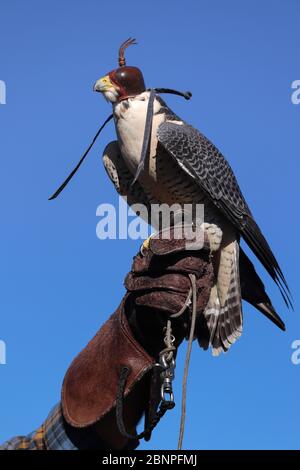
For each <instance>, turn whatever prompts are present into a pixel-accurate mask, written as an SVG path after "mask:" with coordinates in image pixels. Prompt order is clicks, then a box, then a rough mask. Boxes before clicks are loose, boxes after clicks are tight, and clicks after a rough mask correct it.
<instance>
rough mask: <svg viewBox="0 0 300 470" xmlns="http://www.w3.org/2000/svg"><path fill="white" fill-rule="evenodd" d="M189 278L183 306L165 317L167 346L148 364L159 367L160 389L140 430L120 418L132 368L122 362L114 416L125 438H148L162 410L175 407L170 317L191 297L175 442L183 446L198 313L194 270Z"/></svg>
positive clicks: (176, 316) (188, 303)
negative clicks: (149, 418)
mask: <svg viewBox="0 0 300 470" xmlns="http://www.w3.org/2000/svg"><path fill="white" fill-rule="evenodd" d="M189 279H190V282H191V287H190V289H189V293H188V295H187V298H186V300H185V302H184V304H183V306H182V308H181V309H180V310H179V312H177V313H175V314H173V315H170V319H168V321H167V326H166V328H165V337H164V343H165V346H166V347H165V348H164V349H163V350H162V351H161V352H160V353H159V363H157V364H153V366H152V368H151V369H154V368H156V367H158V368H160V369H161V374H160V379H161V389H160V404H159V409H158V411H157V412H156V413H155V415H154V417H153V418H152V421H151V422H150V423H149V425H148V426H147V427H146V428H145V429H144V431H143V432H141V433H140V434H131V433H129V432H128V431H127V430H126V426H125V424H124V419H123V402H124V392H125V388H126V383H127V379H128V377H129V375H130V372H131V370H130V367H128V366H124V367H122V369H121V372H120V378H119V385H118V390H117V395H116V420H117V426H118V429H119V432H120V433H121V434H122V435H123V436H124V437H126V438H127V439H134V440H137V439H138V440H140V439H146V440H149V439H150V437H151V433H152V431H153V430H154V428H155V427H156V426H157V425H158V423H159V421H160V420H161V418H162V417H163V416H164V415H165V413H166V412H167V411H168V410H171V409H172V408H174V407H175V401H174V394H173V388H172V382H173V380H174V377H175V373H174V371H175V367H176V361H175V357H174V352H175V351H176V348H175V346H174V341H175V337H174V335H173V334H172V319H174V318H178V317H180V315H182V314H183V313H184V312H185V310H186V309H187V307H188V306H189V305H190V302H191V300H192V316H191V327H190V333H189V340H188V348H187V353H186V358H185V365H184V374H183V382H182V401H181V419H180V430H179V439H178V446H177V449H178V450H181V449H182V444H183V437H184V430H185V420H186V392H187V379H188V371H189V364H190V358H191V351H192V344H193V339H194V333H195V324H196V316H197V286H196V276H195V275H194V274H189ZM151 369H150V370H151Z"/></svg>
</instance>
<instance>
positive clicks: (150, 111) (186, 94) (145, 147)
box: [48, 88, 192, 201]
mask: <svg viewBox="0 0 300 470" xmlns="http://www.w3.org/2000/svg"><path fill="white" fill-rule="evenodd" d="M147 91H150V96H149V102H148V108H147V115H146V124H145V131H144V138H143V146H142V152H141V160H140V162H139V165H138V168H137V171H136V174H135V176H134V179H133V181H132V183H131V186H132V185H133V184H134V183H135V182H136V180H137V179H138V177H139V175H140V173H141V171H142V170H143V168H144V165H145V161H146V158H147V155H148V151H149V144H150V137H151V131H152V120H153V104H154V99H155V95H156V93H169V94H172V95H177V96H182V97H183V98H185V99H186V100H189V99H190V98H191V96H192V93H190V92H189V91H186V92H181V91H177V90H172V89H171V88H153V89H149V90H147ZM113 117H114V116H113V114H111V115H110V116H108V118H107V119H106V120H105V121H104V123H103V124H102V125H101V127H100V128H99V130H98V131H97V132H96V135H95V137H94V138H93V140H92V142H91V143H90V145H89V146H88V148H87V149H86V151H85V152H84V153H83V155H82V157H81V158H80V160H79V162H78V163H77V165H76V166H75V168H74V169H73V170H72V171H71V173H70V174H69V176H67V178H66V179H65V180H64V182H63V183H62V184H61V185H60V186H59V188H58V189H57V190H56V191H55V192H54V193H53V194H52V196H50V197H49V198H48V200H49V201H52V200H53V199H56V198H57V196H59V194H60V193H61V192H62V190H63V189H64V188H65V187H66V186H67V184H68V183H69V182H70V180H71V179H72V178H73V176H74V175H75V173H76V172H77V170H78V169H79V168H80V166H81V165H82V163H83V161H84V160H85V158H86V156H87V155H88V153H89V151H90V150H91V148H92V147H93V145H94V143H95V142H96V140H97V138H98V137H99V135H100V133H101V131H102V130H103V129H104V127H105V126H106V124H107V123H108V122H109V121H111V119H113Z"/></svg>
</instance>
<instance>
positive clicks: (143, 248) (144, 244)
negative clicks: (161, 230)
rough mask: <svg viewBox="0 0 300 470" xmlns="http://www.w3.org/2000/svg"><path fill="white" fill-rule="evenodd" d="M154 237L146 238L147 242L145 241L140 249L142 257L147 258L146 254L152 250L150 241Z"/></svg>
mask: <svg viewBox="0 0 300 470" xmlns="http://www.w3.org/2000/svg"><path fill="white" fill-rule="evenodd" d="M151 237H152V235H150V237H148V238H146V240H144V241H143V244H142V246H141V248H140V252H141V255H142V256H145V252H146V251H147V250H149V248H150V240H151Z"/></svg>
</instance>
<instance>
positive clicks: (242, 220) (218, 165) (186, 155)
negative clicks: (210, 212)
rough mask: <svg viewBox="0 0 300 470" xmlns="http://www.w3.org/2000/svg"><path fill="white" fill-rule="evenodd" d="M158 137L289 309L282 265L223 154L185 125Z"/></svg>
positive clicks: (165, 127)
mask: <svg viewBox="0 0 300 470" xmlns="http://www.w3.org/2000/svg"><path fill="white" fill-rule="evenodd" d="M157 137H158V141H159V143H160V144H161V145H162V146H163V147H164V149H165V150H166V151H167V152H168V153H169V154H170V155H171V156H172V157H173V158H174V159H175V160H176V161H177V163H178V165H179V166H180V167H181V168H182V170H183V171H185V172H186V173H187V174H188V175H189V176H190V177H191V178H192V179H193V180H194V181H195V182H196V183H197V184H198V185H199V187H200V188H201V189H202V191H204V192H205V193H206V194H207V195H208V196H209V198H210V199H211V201H212V202H213V203H214V204H215V206H216V207H217V208H218V209H219V210H220V212H222V213H223V214H224V215H225V217H226V218H227V219H228V220H229V221H230V222H231V223H232V224H233V225H234V226H235V227H236V228H237V229H238V230H239V232H240V233H241V235H242V236H243V238H244V240H245V241H246V243H247V244H248V245H249V247H250V248H251V249H252V251H253V252H254V254H255V255H256V256H257V258H258V259H259V260H260V262H261V263H262V265H263V266H264V267H265V269H266V270H267V272H268V273H269V275H270V276H271V278H272V279H273V280H274V282H275V283H276V284H277V285H278V287H279V289H280V292H281V294H282V296H283V299H284V301H285V303H286V304H287V306H292V303H291V298H290V291H289V288H288V285H287V282H286V280H285V278H284V275H283V273H282V271H281V269H280V267H279V264H278V262H277V260H276V258H275V256H274V255H273V253H272V250H271V248H270V247H269V244H268V242H267V241H266V239H265V237H264V236H263V234H262V232H261V231H260V228H259V227H258V225H257V223H256V222H255V220H254V218H253V216H252V214H251V211H250V209H249V207H248V205H247V203H246V201H245V199H244V196H243V194H242V192H241V190H240V187H239V185H238V182H237V180H236V178H235V176H234V173H233V171H232V169H231V167H230V165H229V163H228V162H227V160H226V159H225V158H224V157H223V155H222V154H221V153H220V152H219V150H218V149H217V148H216V147H215V145H214V144H213V143H212V142H210V141H209V140H208V139H207V138H206V137H205V136H204V135H203V134H201V133H200V132H199V131H198V130H196V129H194V128H193V127H192V126H190V125H188V124H186V123H183V124H176V123H175V122H174V121H172V122H170V121H169V122H168V121H166V122H163V123H162V124H160V126H159V128H158V131H157Z"/></svg>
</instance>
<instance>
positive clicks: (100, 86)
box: [93, 75, 114, 93]
mask: <svg viewBox="0 0 300 470" xmlns="http://www.w3.org/2000/svg"><path fill="white" fill-rule="evenodd" d="M110 88H114V84H113V83H112V82H111V80H110V78H109V76H108V75H105V77H102V78H99V80H97V81H96V83H95V84H94V88H93V90H94V91H98V92H100V93H104V92H106V91H109V89H110Z"/></svg>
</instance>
